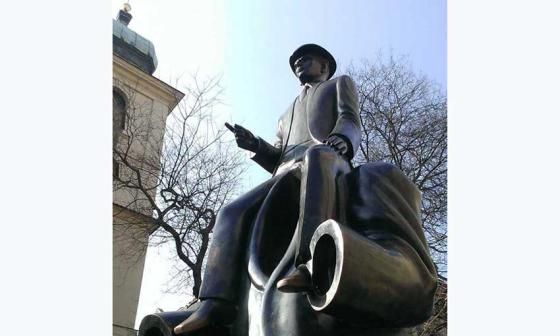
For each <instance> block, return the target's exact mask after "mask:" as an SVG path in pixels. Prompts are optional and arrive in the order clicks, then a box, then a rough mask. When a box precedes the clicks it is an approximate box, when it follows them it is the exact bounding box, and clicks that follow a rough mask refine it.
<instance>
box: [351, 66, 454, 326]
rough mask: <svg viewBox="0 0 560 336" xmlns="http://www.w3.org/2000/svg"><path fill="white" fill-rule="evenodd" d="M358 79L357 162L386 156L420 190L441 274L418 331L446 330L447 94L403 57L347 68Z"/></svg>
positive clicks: (426, 228) (425, 222) (429, 239)
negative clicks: (426, 317) (431, 307)
mask: <svg viewBox="0 0 560 336" xmlns="http://www.w3.org/2000/svg"><path fill="white" fill-rule="evenodd" d="M348 73H349V75H350V76H352V77H353V78H354V79H355V81H356V86H357V90H358V96H359V104H360V119H361V123H362V127H363V133H362V141H361V144H360V148H359V151H358V153H357V156H356V159H355V160H356V162H357V163H364V162H371V161H384V162H390V163H392V164H394V165H396V166H397V167H398V168H399V169H401V170H402V171H403V172H404V173H405V174H406V175H407V176H408V177H409V178H410V179H411V180H412V181H413V182H414V183H415V184H416V185H417V186H418V188H419V189H420V190H421V192H422V225H423V228H424V232H425V233H426V239H427V243H428V246H429V248H430V252H431V255H432V258H433V260H434V262H435V264H436V267H437V269H438V273H439V286H438V291H437V293H436V302H435V306H434V313H433V315H432V317H431V318H430V319H429V320H428V321H427V322H426V323H424V324H423V325H421V326H419V327H417V328H416V329H415V330H416V334H417V335H422V336H428V335H445V334H446V332H447V281H446V278H445V275H446V274H447V97H446V95H445V93H444V92H442V90H441V89H440V88H439V87H438V86H437V85H436V84H435V83H433V82H431V81H430V80H428V79H427V78H426V77H425V76H423V75H420V74H418V73H416V72H415V71H413V70H412V68H411V66H410V65H409V64H408V63H407V61H406V59H404V58H401V59H395V58H393V57H392V56H390V57H388V58H383V57H382V56H380V57H378V58H377V60H376V61H375V62H373V63H371V62H363V63H362V64H361V65H360V66H351V67H350V68H349V70H348Z"/></svg>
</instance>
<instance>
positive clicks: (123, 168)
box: [113, 4, 184, 336]
mask: <svg viewBox="0 0 560 336" xmlns="http://www.w3.org/2000/svg"><path fill="white" fill-rule="evenodd" d="M131 19H132V15H131V14H130V6H129V5H128V4H125V5H124V8H123V9H122V10H120V11H119V13H118V16H117V19H116V20H113V152H114V153H113V154H114V155H113V335H114V336H132V335H136V331H135V330H134V322H135V319H136V311H137V307H138V299H139V296H140V287H141V283H142V274H143V270H144V261H145V256H146V251H147V246H148V238H149V236H150V234H151V233H153V231H154V230H155V225H154V224H153V222H152V221H153V219H152V211H153V207H152V206H151V203H150V202H148V200H147V197H145V196H143V194H142V193H141V192H139V191H138V190H137V188H135V187H134V186H135V183H134V181H135V176H142V177H141V178H139V179H138V181H137V182H136V185H137V184H138V182H140V183H141V184H142V185H145V186H149V185H150V183H151V182H152V180H153V179H154V178H157V176H158V174H159V168H160V167H159V156H160V154H161V149H162V145H163V136H164V132H165V123H166V118H167V116H168V115H169V113H171V111H172V110H173V109H174V108H175V106H176V105H177V103H178V102H179V101H180V100H181V99H182V98H183V97H184V94H183V93H182V92H180V91H178V90H177V89H175V88H174V87H172V86H170V85H168V84H166V83H164V82H163V81H161V80H159V79H158V78H156V77H154V76H153V73H154V71H155V70H156V67H157V58H156V54H155V49H154V44H153V43H152V42H150V41H149V40H148V39H146V38H144V37H142V36H141V35H140V34H138V33H136V32H134V31H133V30H131V29H130V28H129V27H128V24H129V23H130V21H131ZM124 157H126V160H125V161H123V160H122V159H123V158H124ZM127 162H128V163H127ZM130 162H134V163H137V164H133V166H131V164H130ZM136 173H138V175H135V174H136ZM128 181H131V182H128ZM149 193H150V196H151V198H152V199H155V194H156V188H153V190H149Z"/></svg>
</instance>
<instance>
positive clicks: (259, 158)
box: [251, 119, 282, 174]
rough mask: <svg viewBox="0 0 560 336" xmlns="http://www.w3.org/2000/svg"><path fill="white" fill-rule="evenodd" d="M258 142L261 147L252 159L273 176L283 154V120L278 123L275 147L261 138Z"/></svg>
mask: <svg viewBox="0 0 560 336" xmlns="http://www.w3.org/2000/svg"><path fill="white" fill-rule="evenodd" d="M258 140H259V146H258V148H257V151H256V152H255V153H254V155H253V156H252V157H251V159H252V160H253V161H255V162H256V163H258V164H259V165H260V166H261V167H263V168H264V169H266V170H267V171H268V172H269V173H271V174H272V173H273V172H274V170H275V169H276V166H278V163H279V161H280V155H281V154H282V119H280V120H279V121H278V131H277V132H276V141H275V142H274V145H271V144H269V143H268V142H266V141H264V140H263V139H261V138H260V137H259V138H258Z"/></svg>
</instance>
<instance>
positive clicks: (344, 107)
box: [325, 75, 361, 159]
mask: <svg viewBox="0 0 560 336" xmlns="http://www.w3.org/2000/svg"><path fill="white" fill-rule="evenodd" d="M336 95H337V97H336V98H337V106H336V109H337V112H338V117H337V121H336V124H335V127H334V128H333V130H332V132H331V134H330V135H329V137H328V138H327V139H326V140H325V143H326V144H328V145H331V146H332V147H334V148H335V149H337V150H338V151H339V153H341V154H342V155H344V156H345V157H347V158H348V159H352V158H353V157H354V155H355V154H356V150H357V148H358V147H359V146H360V140H361V125H360V115H359V111H358V93H357V90H356V85H355V84H354V81H353V80H352V78H350V77H349V76H346V75H343V76H340V77H339V78H337V82H336Z"/></svg>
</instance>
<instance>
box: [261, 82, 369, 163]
mask: <svg viewBox="0 0 560 336" xmlns="http://www.w3.org/2000/svg"><path fill="white" fill-rule="evenodd" d="M294 104H295V101H294V102H293V103H292V104H291V105H290V107H289V108H288V110H287V111H286V112H285V113H284V114H283V115H282V116H281V117H280V119H279V121H278V131H277V134H276V137H277V139H276V142H275V144H274V145H271V144H269V143H267V142H266V141H264V140H262V139H261V138H259V146H258V149H257V152H256V153H255V155H254V156H253V157H252V159H253V160H254V161H255V162H257V163H258V164H259V165H261V166H262V167H263V168H264V169H266V170H267V171H269V172H271V173H272V172H273V171H274V170H275V168H276V167H277V166H278V165H279V164H280V163H282V159H283V157H282V156H283V147H285V146H286V141H287V139H288V135H289V132H290V123H291V120H292V113H293V111H294ZM305 112H306V114H307V126H308V127H307V128H308V130H307V131H308V132H309V135H310V136H311V138H312V139H313V140H315V141H316V142H317V143H322V142H323V140H325V139H327V138H328V137H329V136H330V135H332V134H336V135H338V136H341V137H342V138H343V139H345V140H346V143H347V144H348V147H349V148H348V154H347V158H348V159H349V160H350V159H352V158H353V157H354V154H355V152H356V149H357V148H358V146H359V145H360V138H361V134H360V117H359V111H358V94H357V91H356V86H355V85H354V81H353V80H352V79H351V78H350V77H348V76H346V75H342V76H340V77H336V78H332V79H330V80H328V81H325V82H321V83H318V84H317V85H315V86H313V87H312V88H310V89H309V92H308V93H307V99H306V104H305ZM292 131H293V130H292Z"/></svg>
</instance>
